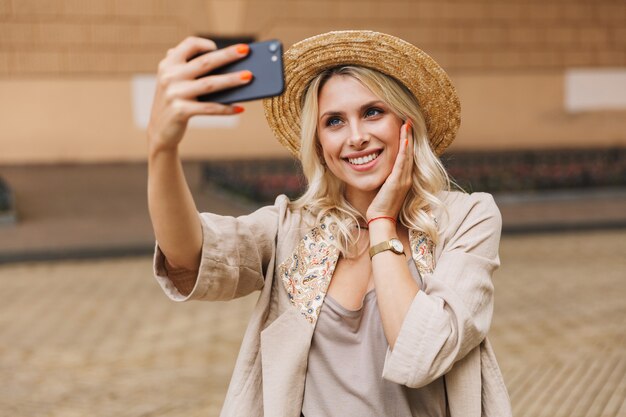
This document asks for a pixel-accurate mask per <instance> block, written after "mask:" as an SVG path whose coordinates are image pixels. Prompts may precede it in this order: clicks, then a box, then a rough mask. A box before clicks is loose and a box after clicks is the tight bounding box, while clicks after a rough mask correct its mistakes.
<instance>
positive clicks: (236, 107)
mask: <svg viewBox="0 0 626 417" xmlns="http://www.w3.org/2000/svg"><path fill="white" fill-rule="evenodd" d="M233 109H234V110H235V113H243V111H244V110H245V109H244V108H243V107H241V106H233Z"/></svg>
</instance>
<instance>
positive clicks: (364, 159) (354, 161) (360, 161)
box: [345, 151, 381, 166]
mask: <svg viewBox="0 0 626 417" xmlns="http://www.w3.org/2000/svg"><path fill="white" fill-rule="evenodd" d="M380 153H381V151H376V152H373V153H371V154H369V155H365V156H359V157H356V158H345V159H346V160H347V161H348V162H349V163H350V164H351V165H357V166H358V165H365V164H367V163H369V162H371V161H373V160H374V159H376V158H378V156H379V155H380Z"/></svg>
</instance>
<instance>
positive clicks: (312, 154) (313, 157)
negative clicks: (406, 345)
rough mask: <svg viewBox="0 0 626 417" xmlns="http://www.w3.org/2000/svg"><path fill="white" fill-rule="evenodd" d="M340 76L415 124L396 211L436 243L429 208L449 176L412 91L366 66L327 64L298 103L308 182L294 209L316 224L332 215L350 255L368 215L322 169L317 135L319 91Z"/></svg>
mask: <svg viewBox="0 0 626 417" xmlns="http://www.w3.org/2000/svg"><path fill="white" fill-rule="evenodd" d="M339 75H341V76H349V77H353V78H355V79H356V80H358V81H359V82H361V84H363V85H364V86H365V87H367V88H368V89H369V90H370V91H371V92H372V93H373V94H374V95H376V96H377V97H378V98H380V99H381V100H383V101H384V102H385V103H386V104H387V105H388V106H389V107H390V108H391V110H392V111H393V113H394V114H395V115H396V116H398V117H399V118H400V119H402V120H407V119H410V120H411V121H412V122H413V123H412V124H413V128H412V131H413V137H414V146H413V173H412V177H413V184H412V185H411V188H410V189H409V191H408V193H407V196H406V198H405V200H404V203H403V205H402V209H401V210H400V215H399V221H400V222H401V223H402V224H403V225H404V226H406V227H407V228H409V229H417V230H420V231H422V232H424V233H426V234H427V235H428V236H429V237H430V238H431V239H432V240H433V241H434V242H435V243H437V240H438V239H437V237H438V236H437V223H436V221H435V219H434V218H433V217H432V216H431V215H430V211H431V210H432V209H433V208H435V207H441V206H443V203H442V202H441V200H439V199H438V198H437V196H436V194H437V193H438V192H440V191H442V190H449V189H450V178H449V177H448V174H447V172H446V170H445V168H444V167H443V165H442V163H441V161H440V160H439V158H438V157H437V155H435V153H434V152H433V150H432V149H431V147H430V142H429V140H428V135H427V131H426V123H425V121H424V116H423V115H422V112H421V111H420V108H419V104H418V102H417V100H416V99H415V97H414V96H413V94H412V93H411V92H410V91H409V90H408V89H407V88H406V87H404V86H403V85H402V84H401V83H399V82H398V81H396V80H395V79H393V78H391V77H389V76H387V75H385V74H382V73H380V72H378V71H375V70H372V69H369V68H364V67H359V66H343V67H337V68H331V69H328V70H326V71H323V72H322V73H320V74H319V75H318V76H317V77H316V78H314V79H313V81H311V83H310V85H309V87H308V90H307V92H306V94H305V96H304V99H303V103H302V119H301V126H302V131H301V146H300V161H301V164H302V170H303V173H304V176H305V178H306V180H307V184H308V186H307V189H306V191H305V192H304V194H303V195H302V196H301V197H299V198H298V199H296V200H294V201H293V202H292V203H291V206H292V208H295V209H305V210H308V211H310V212H311V213H312V214H313V215H315V216H316V219H317V222H318V223H319V222H320V221H321V219H322V218H323V217H324V216H326V215H328V216H330V217H331V219H332V221H333V222H335V223H336V224H337V232H338V235H339V236H338V239H336V240H335V242H336V245H337V246H338V249H339V250H340V251H341V254H342V255H343V256H344V257H348V256H349V253H350V249H352V248H354V247H355V244H356V241H357V239H358V237H359V233H360V231H361V229H360V226H359V225H360V224H364V223H365V222H366V219H365V218H364V216H363V215H362V214H361V213H359V212H358V211H357V210H356V209H355V208H354V207H353V206H352V205H351V204H350V203H349V202H348V201H347V200H346V198H345V195H344V186H345V184H344V183H343V182H342V181H341V180H339V179H338V178H337V177H335V175H334V174H333V173H332V172H331V171H330V170H329V169H327V168H326V166H325V164H324V157H323V154H322V150H321V145H320V142H319V139H318V136H317V124H318V120H317V119H318V117H319V114H318V96H319V93H320V91H321V89H322V87H323V86H324V84H325V83H326V82H327V81H328V80H329V79H330V78H331V77H333V76H339ZM418 161H419V163H417V162H418Z"/></svg>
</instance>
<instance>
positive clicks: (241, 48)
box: [237, 43, 250, 55]
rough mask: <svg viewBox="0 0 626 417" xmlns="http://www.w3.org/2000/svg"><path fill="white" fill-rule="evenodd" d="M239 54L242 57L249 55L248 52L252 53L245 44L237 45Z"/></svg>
mask: <svg viewBox="0 0 626 417" xmlns="http://www.w3.org/2000/svg"><path fill="white" fill-rule="evenodd" d="M237 52H238V53H240V54H241V55H248V52H250V47H249V46H248V45H246V44H245V43H240V44H239V45H237Z"/></svg>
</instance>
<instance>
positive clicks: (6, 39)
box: [0, 0, 626, 164]
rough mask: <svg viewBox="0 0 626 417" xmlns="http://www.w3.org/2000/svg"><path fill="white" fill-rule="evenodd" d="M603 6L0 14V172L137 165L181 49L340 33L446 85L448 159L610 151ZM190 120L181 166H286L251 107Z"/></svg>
mask: <svg viewBox="0 0 626 417" xmlns="http://www.w3.org/2000/svg"><path fill="white" fill-rule="evenodd" d="M625 22H626V2H623V1H619V0H542V1H539V0H507V1H501V0H500V1H498V0H438V1H433V0H430V1H422V0H413V1H409V0H389V1H380V0H378V1H373V0H179V1H167V0H132V1H127V0H0V109H1V110H2V111H1V112H0V125H1V126H2V128H3V130H2V134H0V164H25V163H57V162H105V161H139V160H143V159H145V148H146V146H145V136H146V131H145V125H146V123H147V118H148V116H149V110H150V102H151V94H152V91H153V83H154V72H155V71H156V67H157V64H158V62H159V60H160V59H161V58H162V57H163V56H164V54H165V52H166V51H167V49H169V48H171V47H172V46H174V45H176V44H177V43H178V42H179V41H181V40H182V39H183V38H185V37H186V36H188V35H201V36H208V37H219V38H228V37H251V38H254V39H258V40H264V39H271V38H278V39H281V40H282V41H283V43H284V44H285V47H288V46H289V45H290V44H292V43H293V42H296V41H298V40H300V39H303V38H305V37H308V36H311V35H314V34H317V33H321V32H325V31H328V30H341V29H371V30H376V31H382V32H387V33H390V34H393V35H396V36H399V37H402V38H404V39H406V40H408V41H410V42H411V43H414V44H415V45H417V46H419V47H420V48H421V49H423V50H424V51H425V52H427V53H428V54H429V55H431V56H432V57H433V58H434V59H435V60H436V61H438V62H439V63H440V64H441V65H442V66H443V67H444V69H446V71H447V72H448V73H449V74H450V76H451V77H452V79H453V81H454V83H455V85H456V87H457V89H458V92H459V95H460V97H461V104H462V126H461V130H460V133H459V137H458V140H457V142H456V143H455V144H454V145H453V147H452V148H451V149H452V150H472V151H477V150H526V149H535V150H536V149H544V148H551V149H562V148H587V147H593V148H608V147H624V146H626V117H625V116H626V93H625V91H626V23H625ZM244 107H245V108H246V112H244V113H243V114H242V115H240V116H233V117H228V118H224V117H221V118H219V117H218V118H215V117H213V118H203V120H200V119H198V120H194V122H193V123H192V125H191V126H190V129H189V133H188V137H187V138H186V140H185V141H184V143H183V145H182V152H183V155H184V156H185V157H186V158H190V159H201V160H214V159H258V158H261V159H262V158H275V157H286V156H287V155H288V154H287V152H286V151H284V150H283V149H282V147H281V146H280V145H279V144H278V143H277V142H276V141H275V139H274V138H273V137H272V134H271V132H270V130H269V128H268V127H267V126H266V124H265V120H264V117H263V111H262V107H261V104H260V103H259V102H253V103H247V104H245V105H244Z"/></svg>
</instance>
